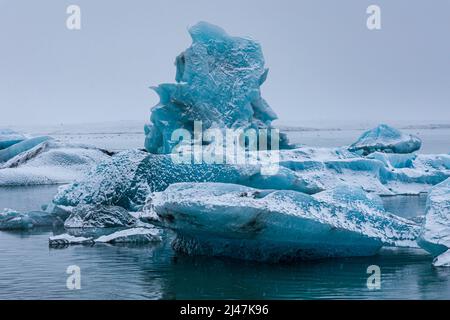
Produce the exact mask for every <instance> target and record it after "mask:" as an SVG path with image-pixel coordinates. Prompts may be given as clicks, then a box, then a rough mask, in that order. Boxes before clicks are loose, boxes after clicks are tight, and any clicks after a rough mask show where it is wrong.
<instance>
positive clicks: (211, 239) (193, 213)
mask: <svg viewBox="0 0 450 320" xmlns="http://www.w3.org/2000/svg"><path fill="white" fill-rule="evenodd" d="M145 216H148V217H149V218H148V219H146V218H145ZM155 216H157V217H158V221H157V222H155ZM141 219H143V220H148V221H149V222H151V223H156V224H159V225H161V226H163V227H165V228H169V229H172V230H174V231H175V232H176V234H177V238H176V240H175V241H174V243H173V247H174V249H175V250H177V251H180V252H183V253H187V254H196V255H213V256H227V257H233V258H239V259H246V260H259V261H272V262H277V261H291V260H309V259H318V258H327V257H349V256H370V255H374V254H376V253H377V252H378V250H379V249H380V248H381V247H382V246H383V245H387V246H407V247H417V245H416V243H415V240H416V238H417V236H418V232H419V227H418V226H417V225H416V224H414V223H413V222H411V221H409V220H406V219H402V218H399V217H396V216H394V215H392V214H389V213H387V212H385V210H384V208H383V204H382V202H381V200H380V198H379V197H378V196H376V195H373V194H368V193H366V192H364V191H363V190H362V189H361V188H355V187H348V186H338V187H336V188H334V189H332V190H328V191H324V192H321V193H318V194H316V195H314V196H310V195H307V194H303V193H300V192H296V191H285V190H282V191H273V190H259V189H253V188H249V187H245V186H241V185H234V184H223V183H178V184H172V185H171V186H169V187H168V188H167V189H166V190H165V191H163V192H157V193H154V194H152V195H151V196H149V199H148V200H147V205H146V206H145V207H144V216H143V217H142V218H141Z"/></svg>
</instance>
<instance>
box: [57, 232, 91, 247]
mask: <svg viewBox="0 0 450 320" xmlns="http://www.w3.org/2000/svg"><path fill="white" fill-rule="evenodd" d="M93 243H94V240H93V239H92V238H86V237H74V236H71V235H70V234H67V233H66V234H61V235H58V236H54V237H50V238H49V239H48V244H49V246H50V247H61V246H63V247H65V246H68V245H73V244H93Z"/></svg>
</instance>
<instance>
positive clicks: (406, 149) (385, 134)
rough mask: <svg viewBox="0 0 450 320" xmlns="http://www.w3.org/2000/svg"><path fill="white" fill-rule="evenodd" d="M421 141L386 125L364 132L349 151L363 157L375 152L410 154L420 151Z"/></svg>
mask: <svg viewBox="0 0 450 320" xmlns="http://www.w3.org/2000/svg"><path fill="white" fill-rule="evenodd" d="M421 145H422V141H421V140H420V139H419V138H418V137H416V136H413V135H410V134H404V133H402V132H401V131H399V130H397V129H395V128H392V127H390V126H388V125H385V124H381V125H379V126H378V127H376V128H374V129H372V130H369V131H366V132H364V133H363V134H362V135H361V137H359V139H358V141H356V142H355V143H353V144H352V145H351V146H350V148H349V150H351V151H358V152H359V151H360V152H362V154H363V155H367V154H370V153H372V152H375V151H381V152H387V153H411V152H414V151H417V150H419V149H420V146H421Z"/></svg>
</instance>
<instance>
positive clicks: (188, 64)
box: [145, 22, 288, 153]
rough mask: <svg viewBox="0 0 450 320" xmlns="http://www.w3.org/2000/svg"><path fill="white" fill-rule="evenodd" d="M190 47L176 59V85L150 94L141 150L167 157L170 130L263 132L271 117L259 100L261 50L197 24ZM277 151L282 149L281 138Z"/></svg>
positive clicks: (264, 73) (262, 73)
mask: <svg viewBox="0 0 450 320" xmlns="http://www.w3.org/2000/svg"><path fill="white" fill-rule="evenodd" d="M189 33H190V35H191V37H192V45H191V47H189V48H188V49H187V50H186V51H184V52H183V53H182V54H180V55H179V56H178V57H177V58H176V63H175V64H176V68H177V73H176V82H177V83H176V84H161V85H159V86H158V87H156V88H154V89H155V91H156V93H157V94H158V95H159V97H160V102H159V104H158V105H156V106H155V107H154V108H153V110H152V115H151V119H150V120H151V125H147V126H145V133H146V142H145V148H146V149H147V150H148V151H149V152H152V153H171V152H172V150H173V147H174V146H175V144H176V143H177V141H172V139H171V135H172V133H173V132H174V131H175V130H176V129H186V130H188V131H190V132H192V130H193V123H194V121H201V122H202V126H203V130H205V129H208V128H211V127H213V126H214V127H218V128H237V127H239V128H243V129H249V128H253V129H255V130H259V129H263V128H269V127H270V123H271V122H272V120H274V119H276V118H277V116H276V114H275V112H274V111H273V110H272V109H271V108H270V106H269V105H268V104H267V102H266V101H265V100H264V99H263V98H262V97H261V92H260V86H261V85H262V83H264V81H265V79H266V77H267V73H268V70H267V69H265V67H264V57H263V54H262V50H261V46H260V45H259V43H257V42H256V41H254V40H251V39H248V38H239V37H232V36H229V35H228V34H227V33H226V32H225V31H224V30H223V29H221V28H220V27H217V26H214V25H212V24H209V23H206V22H200V23H198V24H196V25H195V26H193V27H191V28H190V29H189ZM280 140H281V141H280V146H281V147H284V146H287V144H288V142H287V138H286V136H284V135H282V136H281V139H280Z"/></svg>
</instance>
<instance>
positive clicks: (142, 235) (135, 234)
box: [94, 227, 162, 244]
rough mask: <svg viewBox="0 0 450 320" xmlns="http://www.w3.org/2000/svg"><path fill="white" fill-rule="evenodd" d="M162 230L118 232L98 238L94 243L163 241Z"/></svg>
mask: <svg viewBox="0 0 450 320" xmlns="http://www.w3.org/2000/svg"><path fill="white" fill-rule="evenodd" d="M160 233H161V232H160V230H158V229H156V228H142V227H140V228H132V229H126V230H121V231H116V232H114V233H111V234H109V235H104V236H101V237H98V238H97V239H95V240H94V241H95V242H96V243H112V244H118V243H134V244H144V243H151V242H160V241H162V238H161V235H160Z"/></svg>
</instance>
